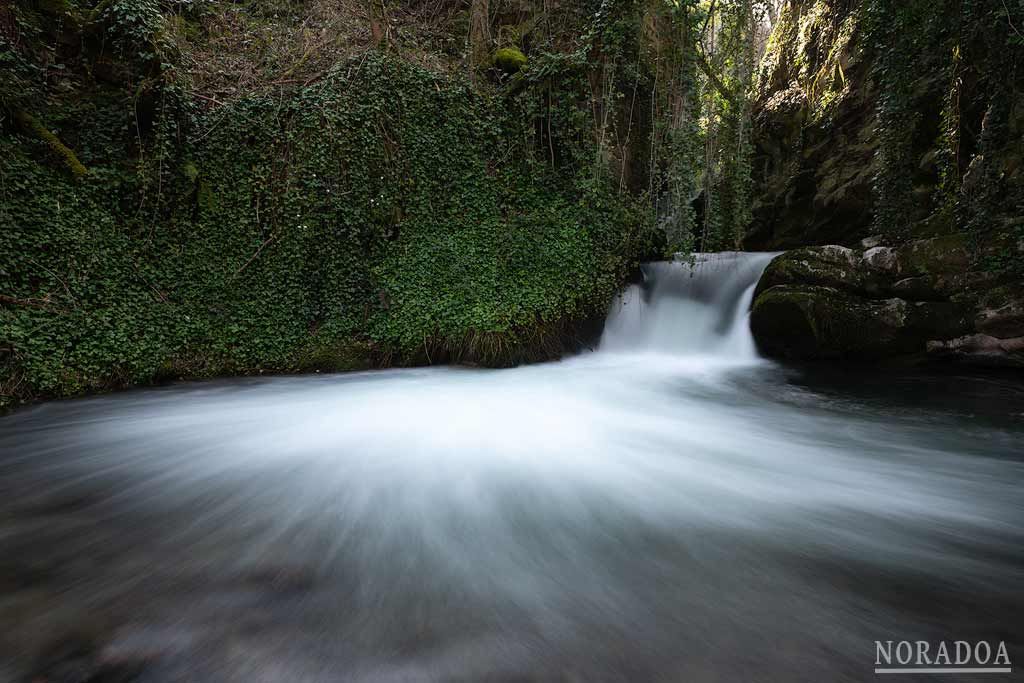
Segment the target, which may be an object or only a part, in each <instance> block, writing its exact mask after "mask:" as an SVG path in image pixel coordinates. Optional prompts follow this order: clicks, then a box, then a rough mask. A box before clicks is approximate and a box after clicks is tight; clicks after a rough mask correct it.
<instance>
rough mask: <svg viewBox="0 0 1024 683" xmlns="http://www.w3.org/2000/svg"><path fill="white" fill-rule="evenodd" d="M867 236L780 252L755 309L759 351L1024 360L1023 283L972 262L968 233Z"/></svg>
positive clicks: (787, 355)
mask: <svg viewBox="0 0 1024 683" xmlns="http://www.w3.org/2000/svg"><path fill="white" fill-rule="evenodd" d="M873 244H874V240H865V242H864V244H863V245H862V246H861V248H856V249H851V248H847V247H842V246H837V245H827V246H821V247H805V248H802V249H795V250H793V251H789V252H787V253H785V254H783V255H781V256H778V257H776V258H775V259H774V260H773V261H772V262H771V264H769V266H768V268H767V269H766V270H765V272H764V275H763V276H762V277H761V280H760V282H759V283H758V286H757V290H756V291H755V295H754V297H755V298H754V304H753V309H752V312H751V327H752V329H753V333H754V337H755V338H756V339H757V342H758V345H759V346H760V347H761V349H762V351H764V352H765V353H767V354H768V355H772V356H777V357H785V358H799V359H818V358H853V359H872V358H885V357H895V356H910V357H917V358H929V357H930V358H944V359H954V360H959V361H966V362H970V363H979V364H984V365H999V366H1018V367H1024V287H1021V286H1020V285H1019V284H1006V283H1002V282H1000V281H999V280H997V279H994V278H993V277H992V276H990V275H989V274H987V273H985V272H983V271H975V270H973V269H972V259H971V256H970V252H969V250H968V242H967V238H966V236H964V235H947V236H943V237H936V238H931V239H923V240H913V241H910V242H907V243H906V244H904V245H902V246H900V247H898V248H890V247H886V246H871V245H873ZM864 247H867V248H864Z"/></svg>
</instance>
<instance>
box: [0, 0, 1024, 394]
mask: <svg viewBox="0 0 1024 683" xmlns="http://www.w3.org/2000/svg"><path fill="white" fill-rule="evenodd" d="M1007 2H1008V3H1009V4H1007V3H1004V2H1003V1H1002V0H998V1H996V2H993V1H991V0H972V1H971V2H917V1H916V0H915V1H913V2H905V3H891V2H887V1H883V0H863V1H862V2H853V3H851V2H846V1H845V0H842V1H840V0H815V1H812V0H800V1H796V0H794V1H792V2H785V3H779V2H777V1H775V0H761V1H759V0H679V1H668V0H587V1H586V2H580V3H561V2H541V1H539V0H538V1H536V2H535V1H533V0H522V1H516V2H512V0H431V1H428V0H403V1H401V2H399V1H396V0H386V1H385V0H373V1H372V2H355V1H354V0H249V1H248V2H242V3H233V2H226V1H223V2H222V1H221V0H216V1H213V2H206V3H198V2H188V1H178V0H19V1H18V2H15V3H13V4H7V5H5V6H3V7H0V69H2V73H3V78H2V79H0V101H2V104H0V403H2V404H4V405H10V404H11V403H13V402H16V401H19V400H22V399H26V398H33V397H37V396H61V395H71V394H76V393H80V392H83V391H88V390H96V389H102V388H106V387H113V386H123V385H128V384H133V383H138V382H149V381H153V380H159V379H160V378H164V377H202V376H212V375H218V374H225V373H253V372H264V371H275V372H276V371H296V370H309V369H345V368H355V367H366V366H373V365H388V364H410V363H432V362H448V361H462V362H477V363H483V364H488V365H507V364H512V363H516V362H522V361H528V360H537V359H543V358H550V357H553V356H557V355H558V354H559V353H561V352H562V351H563V350H564V349H566V348H569V347H572V346H575V345H578V344H579V342H580V338H581V336H584V335H585V332H584V330H585V328H586V321H587V320H590V319H594V318H595V317H599V316H600V314H601V313H602V312H603V311H604V309H605V307H606V306H607V303H608V301H609V299H610V298H611V297H612V296H613V294H614V292H615V291H616V290H617V288H618V287H619V286H620V285H621V284H622V282H623V281H624V279H625V278H626V277H628V275H629V274H630V272H631V270H632V268H633V267H634V265H635V263H636V261H637V260H639V259H641V258H649V257H652V256H660V255H663V254H665V253H669V252H672V251H678V250H683V251H686V250H691V249H701V250H708V251H710V250H717V249H730V248H739V247H740V246H741V245H743V244H747V245H748V246H755V247H765V246H768V247H778V246H795V245H799V244H808V243H823V242H828V241H838V242H841V243H852V242H854V241H856V240H859V239H860V238H861V237H864V236H865V235H867V234H869V233H872V232H877V233H881V234H884V235H886V236H887V238H890V239H895V240H901V239H907V238H909V237H912V236H915V235H918V236H919V235H921V234H936V233H942V232H957V231H962V230H967V231H969V232H970V234H971V235H973V236H974V237H975V238H976V239H975V241H976V243H977V244H978V245H980V246H983V247H985V248H984V249H983V250H979V253H981V252H982V251H983V252H984V254H985V258H986V259H988V261H990V265H989V267H990V268H992V269H995V270H999V271H1000V272H1013V271H1017V272H1019V268H1020V263H1021V260H1020V259H1019V258H1016V257H1015V253H1016V252H1014V251H1013V249H1012V248H1011V247H1007V248H1002V247H1000V248H995V249H993V248H991V245H992V244H997V245H1004V244H1009V245H1012V244H1013V243H1014V240H1017V241H1020V240H1021V239H1024V234H1022V230H1024V222H1022V221H1021V220H1020V219H1019V215H1020V213H1021V208H1022V207H1024V203H1022V193H1021V181H1020V178H1021V173H1022V172H1021V171H1020V166H1021V162H1020V159H1021V158H1022V156H1024V153H1022V152H1021V150H1020V139H1021V128H1022V127H1024V106H1022V105H1021V103H1020V96H1019V93H1020V92H1021V87H1020V82H1021V78H1022V71H1021V66H1020V62H1021V59H1020V55H1021V53H1022V52H1024V50H1022V39H1021V34H1020V32H1019V30H1018V29H1019V28H1020V26H1021V25H1024V22H1016V20H1015V17H1016V16H1017V10H1018V9H1020V5H1021V3H1020V0H1013V1H1012V2H1011V0H1007ZM762 55H763V58H762ZM751 226H752V228H751V229H749V230H748V227H751Z"/></svg>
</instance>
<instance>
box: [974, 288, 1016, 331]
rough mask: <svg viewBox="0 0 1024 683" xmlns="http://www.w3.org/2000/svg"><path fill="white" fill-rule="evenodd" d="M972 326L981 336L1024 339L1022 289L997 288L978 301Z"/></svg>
mask: <svg viewBox="0 0 1024 683" xmlns="http://www.w3.org/2000/svg"><path fill="white" fill-rule="evenodd" d="M974 326H975V328H976V329H977V330H978V332H981V333H983V334H986V335H989V336H992V337H997V338H999V339H1010V338H1013V337H1024V289H1022V288H1021V287H1019V286H1018V287H1012V286H1007V287H998V288H995V289H992V290H990V291H988V292H986V293H985V294H984V295H983V296H982V297H981V298H980V299H979V301H978V311H977V315H976V317H975V320H974Z"/></svg>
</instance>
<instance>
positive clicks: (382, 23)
mask: <svg viewBox="0 0 1024 683" xmlns="http://www.w3.org/2000/svg"><path fill="white" fill-rule="evenodd" d="M385 2H386V0H370V35H371V36H372V38H373V46H374V47H376V48H377V49H378V50H387V49H388V21H387V9H386V8H385V7H384V3H385Z"/></svg>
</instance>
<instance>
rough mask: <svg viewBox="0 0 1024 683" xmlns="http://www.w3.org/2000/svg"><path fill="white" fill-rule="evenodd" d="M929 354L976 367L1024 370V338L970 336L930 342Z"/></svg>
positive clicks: (985, 335)
mask: <svg viewBox="0 0 1024 683" xmlns="http://www.w3.org/2000/svg"><path fill="white" fill-rule="evenodd" d="M927 349H928V354H929V355H930V356H933V357H936V358H950V359H956V360H959V361H963V362H968V363H972V364H975V365H991V366H998V367H1006V366H1012V367H1021V368H1024V337H1015V338H1012V339H999V338H997V337H992V336H989V335H987V334H970V335H964V336H962V337H957V338H956V339H949V340H936V341H930V342H928V346H927Z"/></svg>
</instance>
